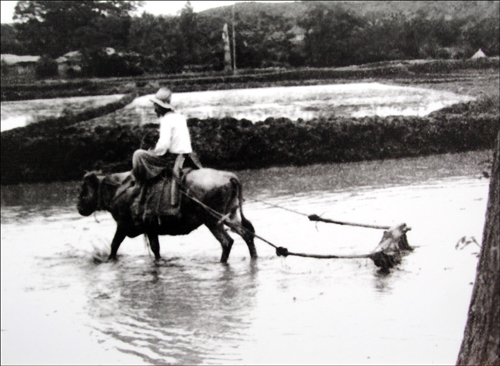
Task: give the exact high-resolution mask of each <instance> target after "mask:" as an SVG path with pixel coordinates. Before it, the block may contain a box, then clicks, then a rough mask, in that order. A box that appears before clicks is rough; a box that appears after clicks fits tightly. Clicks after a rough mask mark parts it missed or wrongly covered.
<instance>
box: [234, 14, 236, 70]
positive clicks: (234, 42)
mask: <svg viewBox="0 0 500 366" xmlns="http://www.w3.org/2000/svg"><path fill="white" fill-rule="evenodd" d="M235 6H236V4H233V74H236V29H235V27H234V18H235V17H234V7H235Z"/></svg>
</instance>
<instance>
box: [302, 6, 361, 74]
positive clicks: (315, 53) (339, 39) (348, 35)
mask: <svg viewBox="0 0 500 366" xmlns="http://www.w3.org/2000/svg"><path fill="white" fill-rule="evenodd" d="M299 25H300V26H301V27H303V28H304V29H306V37H305V43H306V45H305V49H306V52H307V54H308V55H307V56H308V63H309V64H310V65H311V66H316V67H331V66H346V65H349V64H351V63H352V62H353V60H354V54H355V50H356V48H357V45H356V44H355V42H354V40H355V39H356V37H355V35H356V33H357V32H358V30H359V28H360V26H361V20H360V18H358V17H357V16H356V15H355V14H353V13H352V12H350V11H348V10H346V9H344V8H343V7H342V6H341V5H337V4H333V5H330V4H329V3H327V2H318V3H313V5H312V8H311V9H310V10H309V11H308V13H307V15H306V17H305V18H304V20H302V21H301V22H299Z"/></svg>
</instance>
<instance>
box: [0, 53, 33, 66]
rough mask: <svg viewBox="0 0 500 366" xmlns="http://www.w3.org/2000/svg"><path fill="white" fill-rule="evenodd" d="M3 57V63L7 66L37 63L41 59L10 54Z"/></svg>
mask: <svg viewBox="0 0 500 366" xmlns="http://www.w3.org/2000/svg"><path fill="white" fill-rule="evenodd" d="M1 56H2V61H3V62H5V63H6V64H7V65H14V64H18V63H22V62H37V61H38V60H39V59H40V56H18V55H11V54H9V53H4V54H2V55H1Z"/></svg>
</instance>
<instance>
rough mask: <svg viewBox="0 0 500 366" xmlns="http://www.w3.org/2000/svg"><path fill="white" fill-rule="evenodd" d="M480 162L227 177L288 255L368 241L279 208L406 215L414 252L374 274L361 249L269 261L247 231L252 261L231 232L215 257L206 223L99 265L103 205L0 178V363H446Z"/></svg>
mask: <svg viewBox="0 0 500 366" xmlns="http://www.w3.org/2000/svg"><path fill="white" fill-rule="evenodd" d="M489 158H490V154H489V152H475V153H466V154H454V155H451V154H450V155H441V156H433V157H424V158H415V159H400V160H387V161H374V162H366V163H356V164H324V165H314V166H309V167H301V168H297V167H283V168H270V169H262V170H256V171H242V172H239V173H238V175H239V176H240V177H241V178H242V181H243V187H244V196H245V198H246V202H245V205H244V211H245V216H246V217H247V218H248V219H249V220H251V221H252V223H253V224H254V226H255V228H256V230H257V233H258V234H259V235H261V236H262V237H264V238H266V239H267V240H270V241H271V242H273V243H275V244H278V245H280V246H285V247H287V248H288V249H289V250H290V251H297V252H303V253H315V254H360V253H363V254H364V253H367V252H369V251H371V250H372V249H373V248H374V247H375V246H376V244H377V243H378V242H379V241H380V238H381V237H382V232H381V231H379V230H373V229H362V228H361V229H360V228H353V227H344V226H337V225H331V224H322V223H319V224H318V223H316V224H313V223H311V222H310V221H309V220H307V218H305V217H304V216H302V215H297V214H295V213H294V212H293V211H297V212H302V213H307V214H310V213H316V214H320V215H324V216H325V217H329V218H332V219H335V218H337V219H339V220H342V221H350V222H364V223H375V224H384V225H387V224H392V223H399V222H407V223H408V225H409V226H411V227H412V231H410V232H409V233H408V239H409V242H410V244H411V245H413V246H416V247H417V249H416V250H415V252H414V253H411V254H410V255H408V256H407V257H405V258H404V259H403V263H402V264H401V265H400V266H399V267H398V268H397V269H395V270H394V271H391V272H390V273H389V274H386V275H383V274H381V273H379V272H378V270H377V268H376V267H375V266H374V265H373V263H372V262H371V260H369V259H355V260H317V259H308V258H297V257H287V258H286V259H285V258H282V257H279V258H278V257H276V254H275V251H274V249H273V248H271V247H270V246H267V245H266V244H265V243H262V242H260V241H257V243H256V244H257V250H258V252H259V259H258V260H257V261H255V262H252V261H250V260H249V258H248V250H247V248H246V245H245V244H244V242H243V240H241V238H239V237H237V236H233V237H234V238H235V244H234V247H233V251H232V253H231V256H230V258H229V263H228V264H227V265H222V264H220V263H219V262H218V260H219V257H220V245H219V243H218V242H217V241H216V240H215V239H214V238H213V237H212V236H211V234H210V233H209V231H208V230H207V229H205V228H200V229H198V230H196V231H194V232H193V233H191V234H190V235H188V236H181V237H161V238H160V242H161V252H162V256H163V257H164V258H165V260H163V261H161V262H155V261H154V260H153V257H152V255H151V254H150V252H149V250H148V249H147V247H146V246H145V243H144V240H143V238H142V237H138V238H135V239H126V240H125V242H124V243H123V244H122V246H121V248H120V253H119V254H120V255H119V260H118V261H117V262H107V261H106V260H105V259H106V257H107V254H108V253H109V243H110V241H111V238H112V236H113V233H114V230H115V223H114V221H113V220H112V218H111V217H110V215H109V214H107V213H99V214H98V215H97V216H98V221H96V220H95V219H94V218H93V217H81V216H79V215H78V214H77V213H76V210H75V198H76V196H77V192H78V187H79V182H69V183H53V184H34V185H18V186H3V187H2V213H1V214H2V223H1V225H2V234H1V235H2V246H1V250H2V253H1V254H2V255H1V260H2V363H10V364H13V363H63V362H64V363H65V364H66V363H67V364H71V363H97V364H103V363H114V364H117V363H118V364H121V363H126V364H137V363H146V364H170V363H172V364H238V363H239V364H273V363H276V364H291V363H301V364H315V363H317V364H320V363H322V364H325V363H326V364H352V363H355V364H362V363H373V364H401V363H417V364H429V363H452V362H455V359H456V354H457V352H458V347H459V345H460V341H461V337H462V334H463V326H464V325H465V319H466V313H467V308H468V304H469V301H470V291H471V289H472V287H471V286H470V285H469V283H470V282H471V281H473V277H474V273H475V272H474V271H475V266H476V261H477V259H476V257H475V256H473V255H471V254H470V253H468V252H467V249H464V250H462V251H456V250H455V249H454V246H455V244H456V242H457V240H458V239H459V238H460V237H462V236H465V235H467V236H475V237H476V238H478V240H479V238H480V237H481V233H482V225H483V223H484V212H485V206H486V197H487V188H488V187H487V184H488V182H487V181H486V180H484V179H482V180H480V179H478V176H479V175H480V173H481V171H482V168H483V167H482V166H481V164H482V163H481V162H482V161H485V160H488V159H489ZM261 201H265V202H268V203H271V205H267V204H266V203H263V202H261ZM275 206H283V207H285V208H287V209H289V210H288V211H287V210H282V209H280V208H277V207H275ZM61 344H64V347H62V349H61V346H60V345H61ZM416 344H418V347H415V345H416ZM34 350H35V351H34Z"/></svg>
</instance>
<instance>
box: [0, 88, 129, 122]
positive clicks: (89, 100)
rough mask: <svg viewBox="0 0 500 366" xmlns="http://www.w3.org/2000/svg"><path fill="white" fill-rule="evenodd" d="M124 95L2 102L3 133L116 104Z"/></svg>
mask: <svg viewBox="0 0 500 366" xmlns="http://www.w3.org/2000/svg"><path fill="white" fill-rule="evenodd" d="M122 97H123V94H116V95H100V96H96V97H71V98H55V99H32V100H22V101H15V102H2V114H1V116H2V120H1V131H5V130H10V129H13V128H17V127H24V126H26V125H28V124H30V123H36V122H38V121H42V120H44V119H47V118H52V117H59V116H61V115H63V114H64V113H79V112H81V111H83V110H85V109H87V108H98V107H101V106H103V105H106V104H109V103H112V102H116V101H117V100H119V99H120V98H122Z"/></svg>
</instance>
